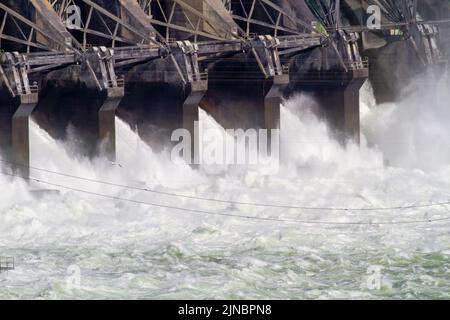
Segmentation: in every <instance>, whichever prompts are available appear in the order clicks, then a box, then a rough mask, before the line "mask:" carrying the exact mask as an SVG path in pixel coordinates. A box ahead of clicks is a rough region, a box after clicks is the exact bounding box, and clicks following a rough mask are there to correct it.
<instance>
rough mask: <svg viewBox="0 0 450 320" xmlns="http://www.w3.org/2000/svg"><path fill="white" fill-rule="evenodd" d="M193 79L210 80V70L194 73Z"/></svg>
mask: <svg viewBox="0 0 450 320" xmlns="http://www.w3.org/2000/svg"><path fill="white" fill-rule="evenodd" d="M192 80H194V81H203V80H208V72H202V73H199V74H193V75H192Z"/></svg>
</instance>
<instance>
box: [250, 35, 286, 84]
mask: <svg viewBox="0 0 450 320" xmlns="http://www.w3.org/2000/svg"><path fill="white" fill-rule="evenodd" d="M250 45H251V52H252V53H253V55H254V57H255V59H256V62H257V63H258V66H259V68H260V70H261V72H262V73H263V74H264V77H265V78H266V79H268V78H273V77H276V76H282V75H283V73H284V70H283V67H282V65H281V61H280V55H279V53H278V46H279V45H280V40H278V39H277V38H274V37H272V36H270V35H267V36H258V37H257V38H254V39H252V40H251V41H250Z"/></svg>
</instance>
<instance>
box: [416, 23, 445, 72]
mask: <svg viewBox="0 0 450 320" xmlns="http://www.w3.org/2000/svg"><path fill="white" fill-rule="evenodd" d="M417 27H418V29H419V32H420V33H421V35H422V39H423V46H424V50H425V55H426V59H427V62H428V63H429V64H436V63H440V62H442V61H443V60H444V58H443V54H442V52H441V50H440V49H439V44H438V38H439V29H438V27H436V26H434V25H431V24H418V25H417Z"/></svg>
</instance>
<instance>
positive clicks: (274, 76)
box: [0, 0, 443, 177]
mask: <svg viewBox="0 0 450 320" xmlns="http://www.w3.org/2000/svg"><path fill="white" fill-rule="evenodd" d="M372 2H374V1H356V0H355V1H321V0H317V1H304V0H289V1H288V0H252V1H245V2H243V1H240V0H190V1H187V0H164V1H162V0H113V1H111V0H51V1H50V0H20V1H14V0H1V1H0V18H1V21H2V22H1V28H0V40H1V50H2V51H1V59H0V62H1V68H0V81H1V85H2V87H1V93H0V145H1V149H2V153H3V154H5V155H8V156H9V157H10V162H11V163H13V165H14V166H15V167H16V169H17V170H18V171H19V172H20V173H21V175H22V176H24V177H28V175H29V170H28V167H29V164H30V152H29V148H30V147H29V143H30V142H29V124H28V123H29V118H30V116H31V115H33V117H34V118H35V119H36V121H37V122H38V124H39V125H40V126H41V127H42V128H44V129H45V130H46V131H47V132H48V133H50V134H51V135H52V136H53V137H55V138H56V139H64V138H65V136H66V134H67V128H68V126H71V127H72V128H74V130H75V132H76V134H77V135H78V136H79V137H80V138H81V139H80V140H81V141H82V145H81V149H82V150H83V152H85V153H86V154H89V155H94V154H96V153H99V152H102V153H103V154H105V155H106V156H107V157H108V158H109V159H110V160H112V161H114V159H115V153H116V152H115V140H116V130H115V121H114V120H115V117H116V116H118V117H120V118H121V119H123V120H125V121H126V122H127V123H128V124H130V126H131V127H133V128H137V131H138V132H139V134H140V135H141V136H142V137H143V139H144V140H145V141H146V142H148V143H150V144H152V143H166V142H167V141H169V140H170V136H171V132H173V130H175V129H178V128H184V129H186V130H188V131H189V132H190V133H191V136H195V134H194V130H195V128H194V125H195V122H196V121H198V119H199V109H198V107H199V106H200V107H201V108H203V109H204V110H206V111H207V112H208V113H209V114H210V115H212V116H213V117H214V119H215V120H216V121H217V122H218V123H219V124H220V125H221V126H223V127H224V128H234V129H237V128H242V129H249V128H256V129H260V128H262V129H278V128H280V104H281V102H282V99H283V98H284V97H288V96H291V95H293V94H295V93H299V92H305V93H308V94H310V95H312V96H313V97H315V99H316V100H317V102H318V105H319V107H320V111H319V112H320V114H321V115H322V116H323V117H324V118H325V119H327V120H328V121H329V123H330V124H331V127H332V128H333V130H334V131H335V133H336V135H337V137H338V139H339V140H342V141H345V140H346V139H349V138H351V139H356V140H358V139H359V133H360V132H359V131H360V129H359V89H360V87H361V86H362V84H363V83H364V82H365V81H366V79H367V78H368V77H370V76H371V75H370V73H369V68H370V63H368V62H367V60H366V59H365V56H368V57H371V59H373V60H374V61H375V65H376V64H377V63H378V64H380V65H382V62H378V60H377V59H378V56H379V52H378V51H379V50H381V49H379V48H378V46H376V45H374V43H377V42H380V41H385V42H386V43H391V42H393V43H394V45H392V47H394V48H393V49H389V50H391V51H390V52H391V53H392V52H394V53H395V52H396V51H395V50H399V49H398V48H405V46H407V47H408V48H413V49H410V51H411V52H412V53H411V56H413V58H411V59H418V60H420V61H421V62H422V63H423V65H424V66H427V65H434V64H440V63H442V59H443V58H442V53H441V51H440V50H439V46H438V43H437V41H436V39H435V38H436V34H437V33H438V30H437V29H436V28H435V27H433V26H429V25H427V24H420V23H417V20H416V14H415V10H417V7H414V6H411V4H413V3H414V1H408V0H405V1H403V2H404V3H403V2H402V3H403V4H404V5H398V7H397V9H398V10H396V12H397V11H398V12H400V14H398V15H394V16H393V15H390V14H388V13H389V12H387V13H386V12H385V11H386V8H384V9H385V10H384V11H383V12H385V14H384V16H383V18H384V19H387V18H389V19H388V21H387V22H389V21H391V20H394V22H396V23H397V24H398V26H396V27H395V29H396V30H397V29H400V30H401V31H402V33H401V35H399V34H392V32H391V31H392V30H391V29H392V28H388V29H386V30H380V31H377V32H372V33H371V34H372V36H371V37H369V36H367V34H368V32H367V28H366V27H365V24H364V23H363V22H364V19H365V18H364V17H365V12H366V8H367V7H368V6H369V5H371V4H372ZM375 2H376V1H375ZM388 2H392V1H388ZM414 23H416V25H415V24H414ZM355 26H356V27H355ZM411 26H413V27H411ZM374 34H375V35H374ZM406 35H407V36H406ZM395 37H397V38H398V39H396V38H395ZM373 39H375V40H373ZM380 39H381V40H380ZM396 40H398V41H396ZM411 43H412V44H411ZM386 46H388V45H386V44H384V45H383V46H382V47H383V48H385V47H386ZM377 50H378V51H377ZM389 50H388V51H389ZM408 52H409V51H408ZM380 69H382V68H380ZM375 74H376V72H375ZM374 80H376V78H374ZM375 82H376V81H375ZM375 86H376V83H375ZM380 87H382V86H380ZM377 88H378V87H377ZM381 90H382V88H381ZM380 96H382V97H383V99H386V97H389V93H387V94H384V93H380ZM155 128H157V130H155ZM281 129H282V128H281ZM192 151H193V152H192V157H196V156H197V155H195V152H196V151H195V150H192Z"/></svg>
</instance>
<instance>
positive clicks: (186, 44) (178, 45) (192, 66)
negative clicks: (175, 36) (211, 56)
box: [171, 41, 208, 85]
mask: <svg viewBox="0 0 450 320" xmlns="http://www.w3.org/2000/svg"><path fill="white" fill-rule="evenodd" d="M171 51H172V55H171V57H172V60H173V62H174V65H175V68H176V69H177V72H178V74H179V76H180V78H181V80H182V82H183V83H184V84H191V85H192V84H197V83H198V84H202V83H206V82H207V80H208V76H207V74H206V73H201V72H200V66H199V62H198V61H199V60H198V45H197V44H195V43H192V42H190V41H177V42H175V43H173V44H172V45H171Z"/></svg>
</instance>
